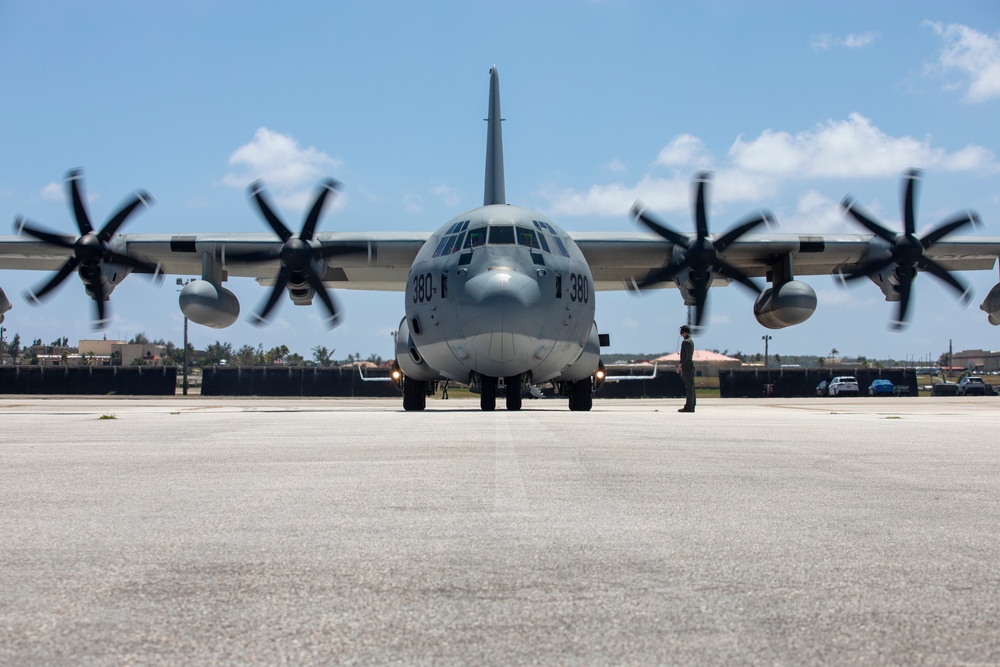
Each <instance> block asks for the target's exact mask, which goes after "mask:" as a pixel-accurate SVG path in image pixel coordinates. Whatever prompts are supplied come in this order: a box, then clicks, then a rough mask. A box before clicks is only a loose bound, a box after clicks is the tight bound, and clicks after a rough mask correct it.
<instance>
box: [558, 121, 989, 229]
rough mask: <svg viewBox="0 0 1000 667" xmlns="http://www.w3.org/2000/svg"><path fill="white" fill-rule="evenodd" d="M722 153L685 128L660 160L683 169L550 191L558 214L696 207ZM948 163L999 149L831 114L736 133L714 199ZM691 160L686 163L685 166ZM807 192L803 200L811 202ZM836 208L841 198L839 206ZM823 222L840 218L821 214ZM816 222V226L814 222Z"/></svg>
mask: <svg viewBox="0 0 1000 667" xmlns="http://www.w3.org/2000/svg"><path fill="white" fill-rule="evenodd" d="M714 162H716V160H715V159H714V158H713V157H712V155H711V154H710V153H709V151H708V150H707V148H706V147H705V145H704V143H703V142H702V141H701V139H699V138H698V137H694V136H692V135H687V134H685V135H679V136H677V137H675V138H674V139H672V140H671V141H670V142H669V143H668V144H667V145H666V146H665V147H664V148H663V149H662V150H661V151H660V152H659V154H658V156H657V159H656V163H655V164H654V165H653V169H654V170H655V169H656V168H657V167H660V166H668V167H671V168H675V169H677V173H676V174H673V175H672V176H670V177H664V176H657V175H655V174H653V173H648V174H646V175H645V176H644V177H643V178H642V179H640V180H639V181H638V182H637V183H635V184H628V183H623V182H617V183H610V184H597V185H592V186H590V187H589V188H587V189H585V190H576V189H572V188H566V189H562V190H548V191H544V190H543V191H542V192H541V196H542V197H543V198H545V199H546V200H548V201H549V202H550V206H549V210H550V211H551V213H553V214H554V215H569V216H573V215H600V216H621V215H623V214H624V213H625V212H626V211H628V210H629V208H630V207H631V205H632V203H633V202H635V201H636V200H637V199H639V200H642V201H643V203H644V204H645V205H646V206H648V207H650V208H652V209H654V210H656V211H661V212H668V211H678V212H680V211H683V212H689V211H690V206H691V204H690V202H691V201H692V195H691V193H690V188H691V183H690V177H691V173H690V168H702V167H703V166H704V165H706V164H710V163H714ZM911 167H919V168H923V169H927V168H936V169H939V170H944V171H977V170H979V171H983V170H985V171H996V170H998V169H1000V165H998V164H997V160H996V155H995V154H994V153H993V152H992V151H991V150H989V149H987V148H985V147H983V146H976V145H970V146H966V147H964V148H961V149H959V150H957V151H954V152H948V151H947V150H945V149H944V148H938V147H935V146H934V145H933V144H932V141H931V138H930V137H929V136H928V137H924V138H922V139H917V138H914V137H910V136H906V135H903V136H892V135H890V134H888V133H886V132H884V131H882V130H881V129H879V128H878V127H876V126H875V125H874V124H873V123H872V121H871V120H869V119H868V118H865V117H864V116H862V115H861V114H857V113H853V114H851V115H850V116H849V117H848V118H847V119H846V120H828V121H826V122H824V123H820V124H818V125H816V126H815V127H814V128H813V129H810V130H805V131H802V132H798V133H795V134H793V133H790V132H785V131H779V130H772V129H768V130H764V131H763V132H761V133H760V135H758V136H757V137H756V138H753V139H745V138H744V137H742V136H739V137H737V138H736V140H735V141H734V142H733V144H732V146H730V148H729V151H728V152H727V155H726V161H725V162H724V163H722V164H720V165H719V166H718V167H717V168H716V170H715V178H714V179H713V186H712V201H713V205H716V206H718V205H724V204H726V203H745V202H762V201H768V200H770V199H772V198H774V197H776V196H778V195H779V194H780V191H781V189H782V186H783V185H785V184H786V183H788V182H790V181H801V180H809V179H829V178H835V179H848V178H858V177H869V178H870V177H892V178H895V177H898V176H899V174H900V173H902V172H903V171H905V170H907V169H909V168H911ZM680 168H685V169H683V170H682V169H680ZM809 205H810V198H809V196H808V195H806V196H805V197H804V198H803V199H802V200H800V201H799V207H800V208H801V207H803V206H805V207H808V206H809ZM833 210H834V211H836V206H833ZM806 213H808V214H809V215H810V216H814V215H815V213H816V210H815V209H813V210H800V211H798V212H797V213H796V216H797V217H799V216H803V217H804V216H805V214H806ZM819 222H820V224H833V223H832V221H831V220H820V221H819ZM810 228H811V229H816V227H815V226H813V227H810Z"/></svg>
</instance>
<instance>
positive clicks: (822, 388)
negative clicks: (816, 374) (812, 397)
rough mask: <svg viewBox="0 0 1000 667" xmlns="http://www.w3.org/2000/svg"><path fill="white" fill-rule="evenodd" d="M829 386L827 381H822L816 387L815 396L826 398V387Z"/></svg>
mask: <svg viewBox="0 0 1000 667" xmlns="http://www.w3.org/2000/svg"><path fill="white" fill-rule="evenodd" d="M828 384H830V383H829V382H828V381H827V380H823V381H822V382H820V383H819V384H818V385H816V395H817V396H828V394H827V393H826V386H827V385H828Z"/></svg>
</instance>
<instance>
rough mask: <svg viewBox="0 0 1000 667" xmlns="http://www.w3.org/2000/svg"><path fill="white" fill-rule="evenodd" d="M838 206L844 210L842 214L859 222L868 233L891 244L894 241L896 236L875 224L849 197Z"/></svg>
mask: <svg viewBox="0 0 1000 667" xmlns="http://www.w3.org/2000/svg"><path fill="white" fill-rule="evenodd" d="M840 206H841V207H842V208H843V209H844V212H845V213H847V214H849V215H850V216H851V217H852V218H854V219H855V220H857V221H858V222H860V223H861V224H862V225H863V226H864V227H865V228H866V229H867V230H868V231H870V232H871V233H872V234H874V235H875V236H878V237H879V238H881V239H884V240H886V241H888V242H889V243H892V242H893V241H895V240H896V234H895V233H893V232H891V231H889V230H888V229H886V228H885V227H883V226H882V225H880V224H879V223H877V222H875V220H874V219H872V217H871V216H870V215H868V213H867V212H866V211H865V210H864V209H862V208H861V205H860V204H858V203H857V202H856V201H855V200H854V198H853V197H851V195H847V196H846V197H844V199H843V201H841V202H840Z"/></svg>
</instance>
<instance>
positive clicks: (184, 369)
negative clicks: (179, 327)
mask: <svg viewBox="0 0 1000 667" xmlns="http://www.w3.org/2000/svg"><path fill="white" fill-rule="evenodd" d="M189 282H191V279H190V278H188V279H187V280H184V279H182V278H178V279H177V284H178V285H180V286H181V289H183V288H184V285H187V284H188V283H189ZM181 372H182V373H183V374H184V375H183V379H182V380H181V394H183V395H184V396H187V395H188V318H187V315H185V316H184V362H183V366H182V371H181Z"/></svg>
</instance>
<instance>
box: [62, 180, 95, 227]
mask: <svg viewBox="0 0 1000 667" xmlns="http://www.w3.org/2000/svg"><path fill="white" fill-rule="evenodd" d="M82 183H83V170H82V169H71V170H70V171H69V172H67V173H66V185H67V186H68V187H69V194H70V199H72V201H73V216H74V217H75V218H76V226H77V227H78V228H79V229H80V235H81V236H83V235H85V234H90V233H92V232H93V231H94V227H93V225H91V224H90V216H89V215H87V207H86V206H85V205H84V203H83V185H82Z"/></svg>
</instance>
